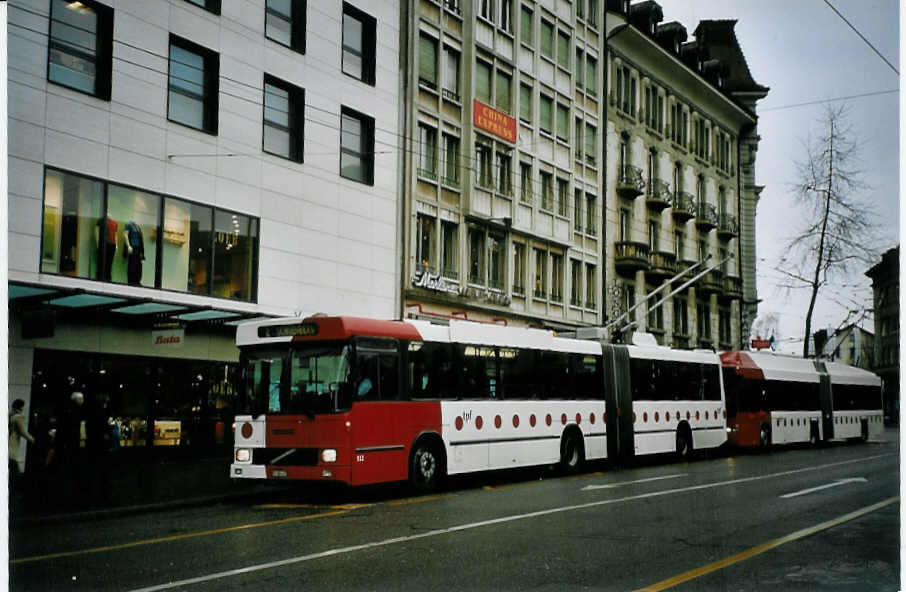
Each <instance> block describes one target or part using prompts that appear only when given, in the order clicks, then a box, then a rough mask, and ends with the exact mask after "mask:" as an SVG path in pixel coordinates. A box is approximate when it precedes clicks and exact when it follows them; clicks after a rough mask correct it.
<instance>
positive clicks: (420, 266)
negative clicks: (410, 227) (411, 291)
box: [415, 214, 436, 273]
mask: <svg viewBox="0 0 906 592" xmlns="http://www.w3.org/2000/svg"><path fill="white" fill-rule="evenodd" d="M435 229H436V222H435V219H434V218H432V217H430V216H424V215H422V214H419V215H418V228H417V229H416V237H415V249H416V253H415V258H416V262H415V268H416V270H417V271H421V272H424V273H434V272H435V262H436V257H435V255H434V244H435V237H434V233H435V231H436V230H435Z"/></svg>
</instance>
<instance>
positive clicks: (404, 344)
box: [230, 316, 727, 491]
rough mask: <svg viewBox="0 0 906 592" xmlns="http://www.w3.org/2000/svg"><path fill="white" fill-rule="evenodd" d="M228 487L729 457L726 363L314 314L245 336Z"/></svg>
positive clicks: (257, 325)
mask: <svg viewBox="0 0 906 592" xmlns="http://www.w3.org/2000/svg"><path fill="white" fill-rule="evenodd" d="M236 335H237V337H236V339H237V344H238V346H239V349H240V358H241V365H242V375H243V378H242V381H243V384H242V385H241V387H240V389H239V390H240V402H239V408H238V411H239V413H240V414H239V415H237V416H236V424H235V425H236V430H235V432H236V433H235V450H234V458H233V462H232V465H231V467H230V474H231V476H232V477H233V478H237V479H301V480H310V481H333V482H342V483H346V484H350V485H364V484H370V483H380V482H390V481H403V480H409V481H410V482H411V484H412V485H413V486H414V487H415V488H417V489H419V490H423V491H427V490H431V489H433V488H434V487H436V486H437V484H438V482H439V481H440V480H441V479H443V477H444V476H446V475H453V474H463V473H469V472H474V471H486V470H495V469H504V468H510V467H525V466H533V465H547V464H557V463H559V464H560V465H561V466H562V468H563V469H564V470H566V471H569V472H571V471H576V470H578V468H579V467H580V465H581V464H582V463H583V461H585V460H592V459H603V458H621V459H626V458H629V457H632V456H633V455H636V454H638V455H643V454H654V453H666V452H671V453H673V452H675V453H678V454H679V455H681V456H682V455H688V454H690V453H691V452H692V450H693V449H707V448H714V447H717V446H720V445H721V444H722V443H724V442H725V441H726V437H727V434H726V427H725V426H726V424H725V421H726V419H725V418H726V412H725V407H724V398H723V387H722V377H721V372H720V359H719V357H718V356H717V354H714V353H702V352H684V351H673V350H669V349H667V348H663V347H657V346H656V345H651V344H649V345H645V346H642V345H610V344H602V343H599V342H597V341H593V340H588V339H572V338H565V337H557V336H555V335H554V333H553V332H551V331H544V330H540V329H524V328H513V327H504V326H499V325H488V324H479V323H474V322H469V321H458V320H451V321H450V322H449V324H448V325H441V324H434V323H431V322H428V321H417V320H404V321H385V320H373V319H363V318H354V317H325V316H315V317H310V318H307V319H299V318H293V319H271V320H266V321H254V322H249V323H244V324H242V325H240V326H239V327H238V329H237V334H236Z"/></svg>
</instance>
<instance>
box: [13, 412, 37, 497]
mask: <svg viewBox="0 0 906 592" xmlns="http://www.w3.org/2000/svg"><path fill="white" fill-rule="evenodd" d="M24 410H25V401H23V400H22V399H16V400H15V401H13V405H12V409H11V410H10V412H9V494H10V502H11V503H12V505H15V506H18V504H19V502H20V501H21V497H22V495H23V491H22V473H23V470H22V464H21V463H20V461H19V457H20V455H21V452H20V451H21V450H22V448H23V447H22V440H25V441H27V442H30V443H32V444H34V443H35V439H34V438H33V437H32V435H31V434H29V433H28V428H27V427H26V426H25V411H24Z"/></svg>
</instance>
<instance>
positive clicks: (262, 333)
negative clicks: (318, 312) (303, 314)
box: [258, 323, 318, 338]
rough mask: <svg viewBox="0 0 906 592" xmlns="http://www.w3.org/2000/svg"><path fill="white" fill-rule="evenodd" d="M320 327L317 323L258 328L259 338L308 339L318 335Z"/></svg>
mask: <svg viewBox="0 0 906 592" xmlns="http://www.w3.org/2000/svg"><path fill="white" fill-rule="evenodd" d="M317 334H318V325H316V324H315V323H293V324H291V325H264V326H263V327H258V337H262V338H267V337H270V338H273V337H306V336H308V335H317Z"/></svg>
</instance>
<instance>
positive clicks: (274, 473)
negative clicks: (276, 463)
mask: <svg viewBox="0 0 906 592" xmlns="http://www.w3.org/2000/svg"><path fill="white" fill-rule="evenodd" d="M271 476H272V477H286V471H285V470H283V469H274V470H273V471H271Z"/></svg>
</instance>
